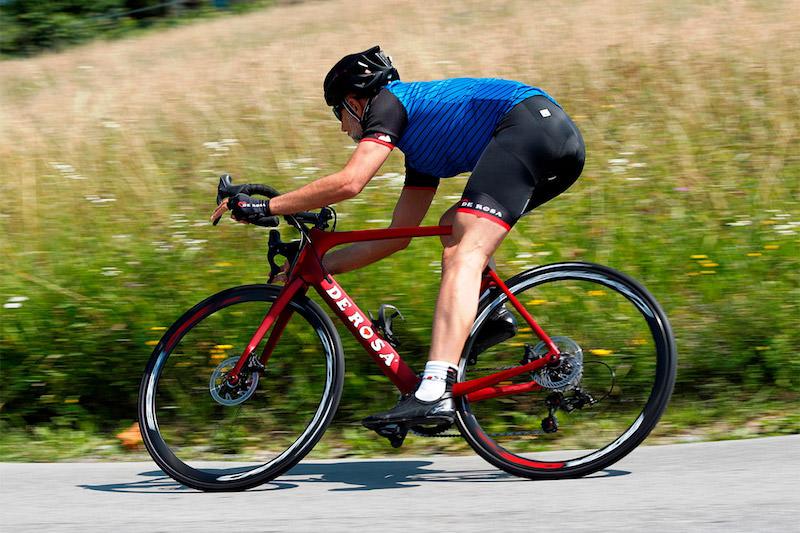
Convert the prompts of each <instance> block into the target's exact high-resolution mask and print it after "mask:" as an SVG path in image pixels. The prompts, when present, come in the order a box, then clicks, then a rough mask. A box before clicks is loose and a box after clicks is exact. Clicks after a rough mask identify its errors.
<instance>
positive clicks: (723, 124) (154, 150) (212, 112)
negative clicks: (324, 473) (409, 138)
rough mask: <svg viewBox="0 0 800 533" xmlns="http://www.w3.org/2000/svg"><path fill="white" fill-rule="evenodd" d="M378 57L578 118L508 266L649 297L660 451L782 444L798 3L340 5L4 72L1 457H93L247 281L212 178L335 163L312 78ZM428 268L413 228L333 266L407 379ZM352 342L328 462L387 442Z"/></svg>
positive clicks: (390, 167)
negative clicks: (578, 271) (374, 427)
mask: <svg viewBox="0 0 800 533" xmlns="http://www.w3.org/2000/svg"><path fill="white" fill-rule="evenodd" d="M376 43H379V44H381V46H382V47H383V48H384V49H386V50H387V51H388V52H389V53H390V54H392V55H393V57H394V60H395V64H396V65H397V67H398V69H399V71H400V74H401V77H402V78H403V79H406V80H412V79H413V80H427V79H437V78H442V77H450V76H487V77H488V76H494V77H507V78H513V79H518V80H520V81H524V82H527V83H531V84H533V85H536V86H539V87H541V88H543V89H545V90H546V91H548V92H549V93H550V94H552V95H553V96H554V97H555V98H556V99H557V100H558V101H559V103H560V104H561V105H562V106H563V107H564V108H565V109H566V110H567V112H568V113H570V114H571V115H572V116H573V117H574V118H575V120H576V123H577V124H578V125H579V127H580V128H581V130H582V132H583V135H584V138H585V141H586V145H587V164H586V168H585V170H584V173H583V177H582V178H581V179H580V180H579V181H578V183H577V184H576V185H575V186H574V187H573V188H572V189H571V190H570V191H569V192H568V193H567V194H565V195H563V196H562V197H560V198H558V199H556V200H555V201H553V202H551V203H550V204H547V205H545V206H543V207H542V208H541V209H539V210H537V212H536V213H534V214H533V215H531V216H529V217H527V218H525V219H524V220H523V221H521V222H520V223H519V224H518V225H517V227H516V229H515V231H514V232H513V233H512V234H511V236H510V237H509V239H507V241H506V243H505V244H504V246H503V248H502V249H501V252H500V253H499V257H498V262H499V263H500V264H501V265H502V266H501V267H500V271H501V273H505V274H507V275H511V274H513V273H515V272H516V271H518V270H520V269H522V268H524V267H527V266H532V265H536V264H542V263H547V262H554V261H558V260H563V259H581V260H587V261H593V262H599V263H605V264H608V265H610V266H612V267H614V268H617V269H619V270H622V271H624V272H626V273H628V274H630V275H632V276H634V277H635V278H637V279H639V280H640V281H642V282H643V283H644V284H645V285H646V286H647V287H648V288H649V289H650V290H651V292H653V293H654V294H655V295H656V296H657V298H658V299H659V300H660V301H661V302H662V304H663V306H664V307H665V309H666V310H667V312H668V314H669V316H670V318H671V320H672V322H673V326H674V329H675V332H676V336H677V339H678V348H679V352H680V368H679V376H678V385H677V388H676V393H675V396H674V400H673V404H672V406H671V407H670V409H669V410H668V412H667V415H666V416H665V419H664V421H663V422H662V424H661V425H660V426H659V428H658V429H657V431H656V437H657V438H659V439H662V440H670V441H674V440H681V439H684V438H724V437H729V436H739V437H741V436H750V435H760V434H778V433H787V432H797V431H799V430H800V415H798V413H797V409H796V405H797V400H798V398H799V397H800V394H798V393H799V392H800V358H798V355H797V348H796V347H797V346H798V345H800V274H799V272H800V253H799V250H798V243H800V180H799V179H798V176H800V155H799V153H798V140H800V132H799V131H798V124H799V123H800V121H799V120H798V119H799V118H800V111H799V110H800V89H798V88H799V87H800V68H798V67H800V1H798V0H786V1H776V2H766V1H760V0H754V1H733V2H728V1H710V0H707V1H702V2H688V1H675V2H656V1H637V2H630V1H625V0H597V1H594V0H593V1H565V2H560V3H558V4H557V5H553V4H552V3H545V2H538V1H535V2H532V1H522V0H520V1H513V0H512V1H499V2H491V3H486V2H478V1H473V0H465V1H459V2H447V3H445V2H441V3H429V2H422V1H403V2H393V3H390V4H386V3H363V2H355V1H351V0H332V1H320V2H308V3H303V4H299V5H287V6H282V7H275V8H273V9H269V10H265V11H262V12H257V13H251V14H248V15H243V16H239V17H231V18H224V19H219V20H214V21H210V22H203V23H198V24H192V25H187V26H184V27H179V28H176V29H171V30H166V31H162V32H159V33H150V34H144V35H141V36H137V37H134V38H130V39H126V40H119V41H110V42H95V43H93V44H90V45H87V46H84V47H80V48H76V49H73V50H71V51H68V52H65V53H60V54H52V55H45V56H41V57H37V58H34V59H27V60H9V61H3V62H0V126H2V127H0V176H2V177H0V192H1V193H2V196H1V197H2V206H0V227H1V228H2V237H0V254H2V257H3V261H2V264H0V300H2V307H0V332H1V333H2V338H1V339H0V350H2V363H1V364H2V382H3V385H2V400H0V402H1V403H2V405H0V415H2V421H1V422H0V423H2V425H3V428H4V431H3V433H4V434H5V435H6V437H4V441H3V443H4V445H3V452H2V453H3V455H4V456H6V457H18V455H17V454H18V453H22V452H19V451H18V450H20V449H21V448H23V447H24V448H25V449H26V452H25V453H30V454H33V455H34V456H36V455H35V454H36V453H37V452H36V451H35V449H36V446H32V445H31V444H30V443H31V441H32V442H38V443H40V448H41V449H43V450H45V451H44V452H42V455H44V456H48V457H49V456H50V454H53V453H62V454H66V455H70V453H69V452H63V448H65V446H63V444H59V443H63V442H65V441H66V442H73V440H70V439H73V437H74V439H75V440H77V441H80V442H82V443H84V444H82V445H79V444H74V445H72V446H69V448H70V449H71V450H72V451H75V450H81V451H80V452H76V453H79V454H85V453H90V452H91V450H94V449H98V448H97V447H98V446H99V447H100V448H102V447H103V446H106V444H102V443H107V442H109V440H108V438H107V437H108V435H113V434H114V433H116V432H117V431H119V430H121V429H123V428H126V427H128V426H130V425H131V424H132V423H133V422H134V420H135V409H134V407H135V398H136V392H137V391H136V389H137V386H138V381H139V378H140V376H141V371H142V369H143V367H144V364H145V362H146V360H147V357H148V355H149V351H150V350H151V349H152V345H153V344H155V342H156V341H157V339H158V337H159V335H160V332H161V331H162V330H163V328H165V327H167V326H168V325H169V324H171V323H172V321H173V320H174V319H175V318H176V317H177V316H179V315H180V314H181V313H182V312H183V310H185V309H187V308H188V307H190V306H191V305H193V304H194V303H196V302H197V301H199V300H200V299H202V298H204V297H205V296H207V295H208V294H210V293H212V292H216V291H218V290H221V289H223V288H226V287H228V286H231V285H237V284H242V283H252V282H259V281H263V279H264V278H265V272H266V269H267V267H266V266H265V261H264V259H265V258H264V255H265V251H264V250H265V249H264V232H263V231H260V230H258V229H254V228H244V227H241V226H238V225H234V224H232V223H225V224H221V225H220V226H219V227H217V228H213V227H211V226H210V224H209V223H208V217H209V216H210V213H211V210H212V209H213V206H214V195H215V185H216V182H217V176H218V175H219V174H221V173H223V172H228V173H230V174H232V175H233V176H234V178H235V179H236V180H237V181H249V182H264V183H269V184H271V185H273V186H275V187H276V188H278V189H279V190H289V189H291V188H294V187H297V186H299V185H301V184H304V183H307V182H309V181H311V180H313V179H314V178H317V177H321V176H323V175H325V173H327V172H331V171H334V170H337V169H338V168H340V167H341V166H342V165H343V164H344V163H345V161H346V160H347V158H348V156H349V154H350V153H351V151H352V148H353V146H352V143H351V142H350V141H349V139H347V137H346V136H344V135H343V134H342V133H341V132H339V126H338V123H336V122H335V119H334V118H333V116H332V114H331V113H330V110H329V109H328V108H326V107H325V105H324V101H323V99H322V94H321V92H322V91H321V85H322V79H323V77H324V74H325V73H326V72H327V70H328V68H329V67H330V66H331V65H332V64H333V63H334V62H335V61H336V60H337V59H338V58H339V57H341V56H342V55H344V54H346V53H349V52H352V51H354V50H360V49H364V48H367V47H369V46H371V45H373V44H376ZM402 168H403V164H402V155H401V154H399V153H397V151H396V153H395V154H393V155H392V157H391V158H390V160H389V161H388V162H387V164H386V165H385V166H384V168H383V169H381V172H380V173H379V175H378V176H377V177H376V178H375V179H374V180H373V182H372V183H371V184H370V185H369V186H368V187H367V189H366V190H365V191H364V193H363V194H362V195H361V196H360V197H358V198H356V199H353V200H350V201H347V202H343V203H342V204H340V205H339V206H337V210H338V212H339V213H340V226H339V227H340V228H341V229H356V228H364V227H381V226H384V225H385V224H387V223H388V220H389V217H390V214H391V209H392V207H393V202H394V199H395V198H396V196H397V194H398V193H399V190H400V186H401V183H402V175H401V173H402ZM463 183H464V179H463V178H456V179H452V180H447V181H446V182H445V183H444V184H443V185H442V187H441V188H440V192H439V194H438V195H437V199H436V201H435V204H434V208H433V209H432V210H431V213H430V215H429V218H428V219H427V220H426V223H431V224H433V223H435V222H436V220H437V219H438V216H439V214H440V213H441V212H442V211H444V209H446V208H447V207H448V206H449V205H451V204H452V203H453V202H454V201H455V199H457V198H458V194H459V193H460V191H461V188H462V187H463ZM439 254H440V250H439V249H438V244H437V242H436V241H435V240H428V241H423V240H420V241H418V242H415V243H414V244H412V246H411V247H410V248H409V249H408V250H407V251H405V252H404V253H402V254H400V255H398V256H397V257H396V258H392V259H390V260H387V261H384V262H383V263H381V264H377V265H374V266H371V267H369V268H367V269H365V270H364V271H362V272H361V273H358V274H347V275H344V276H341V277H340V278H339V280H340V282H341V283H342V284H343V285H344V286H346V287H348V289H350V288H352V289H353V290H352V292H351V293H352V294H353V296H355V297H356V298H358V300H359V302H360V303H361V304H362V307H365V308H377V306H378V305H379V304H380V303H383V302H387V303H393V304H395V305H398V306H399V307H400V308H401V309H402V310H403V312H404V314H405V315H406V316H407V317H408V321H407V323H406V324H405V326H404V329H403V331H401V333H400V334H401V335H402V336H403V337H404V341H405V343H404V347H405V348H406V349H407V350H408V359H409V360H410V361H411V362H414V363H416V364H419V365H420V366H421V364H422V361H424V358H425V357H424V356H425V346H426V343H427V341H428V339H427V331H428V326H429V324H430V320H431V314H432V302H431V301H430V297H429V296H426V295H432V294H435V293H436V290H437V283H438V266H437V262H438V258H439ZM389 288H391V289H389ZM345 349H346V353H347V354H348V368H349V372H348V376H347V379H346V382H347V384H346V391H345V398H344V399H343V404H342V409H341V413H340V421H339V423H338V425H339V427H338V429H337V428H336V427H334V430H335V432H334V434H335V435H336V437H335V441H334V444H330V445H328V446H327V447H326V446H322V448H321V450H322V451H323V453H331V454H336V453H352V450H353V449H355V448H361V449H366V450H368V451H369V450H371V449H374V450H378V451H380V452H384V451H385V450H386V449H387V447H385V446H384V443H383V442H377V441H376V439H372V437H371V436H369V435H366V434H365V432H362V431H360V430H357V429H355V428H356V427H357V424H356V423H354V422H353V421H354V420H358V419H359V418H360V417H361V416H363V415H365V414H367V411H368V410H369V409H371V408H373V407H375V406H377V407H379V408H384V407H386V406H388V405H390V404H391V403H392V400H393V393H392V392H391V391H390V387H389V385H388V383H387V382H386V380H385V379H383V378H380V377H378V376H376V375H375V374H374V370H373V369H372V368H371V367H369V366H366V365H364V364H362V363H361V361H362V359H365V358H363V357H362V355H363V354H362V352H361V349H360V348H359V347H358V346H356V345H354V344H352V343H346V345H345ZM406 355H407V354H406V353H405V352H404V353H403V356H404V357H406ZM369 364H371V363H369ZM366 385H369V387H366ZM337 432H338V433H337ZM367 439H370V440H369V442H374V444H369V443H367V444H365V441H367ZM417 440H419V439H417ZM111 441H113V438H112V439H111ZM86 443H88V444H86ZM98 443H100V444H98ZM426 444H428V445H429V443H423V444H421V445H420V446H425V445H426ZM413 446H417V444H413V445H412V449H423V448H413ZM440 446H442V445H440ZM446 446H450V444H448V445H446ZM59 448H61V449H62V451H61V452H58V451H54V450H58V449H59Z"/></svg>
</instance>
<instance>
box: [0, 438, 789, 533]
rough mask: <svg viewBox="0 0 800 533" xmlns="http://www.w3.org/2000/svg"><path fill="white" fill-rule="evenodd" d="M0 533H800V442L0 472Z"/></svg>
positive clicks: (24, 467) (16, 467)
mask: <svg viewBox="0 0 800 533" xmlns="http://www.w3.org/2000/svg"><path fill="white" fill-rule="evenodd" d="M0 479H1V480H2V481H0V502H2V503H0V505H2V508H1V509H0V531H3V532H5V531H8V532H14V533H17V532H21V531H37V532H51V531H53V532H62V531H75V532H93V531H102V532H128V531H137V532H138V531H141V532H161V531H165V532H178V531H180V532H183V531H191V530H195V531H216V532H220V531H221V532H237V533H238V532H267V531H292V532H296V531H297V532H302V531H314V532H328V531H353V530H357V529H363V530H368V531H380V532H381V533H385V532H389V531H404V532H428V531H448V532H450V531H452V532H465V531H485V530H494V531H514V530H521V529H523V528H524V529H526V530H535V531H595V532H596V531H645V530H647V531H648V533H652V532H659V531H665V532H666V531H669V532H670V533H674V532H684V531H703V532H706V531H725V532H731V531H743V532H744V531H746V532H762V531H780V532H782V533H783V532H792V531H796V532H800V435H792V436H786V437H774V438H764V439H753V440H740V441H725V442H713V443H695V444H680V445H670V446H643V447H640V448H639V449H637V450H635V451H634V452H633V453H632V454H631V455H629V456H628V457H627V458H625V459H623V460H622V461H620V462H619V463H617V464H615V465H613V466H612V467H611V468H610V469H608V470H605V471H602V472H598V473H596V474H594V475H592V476H589V477H586V478H582V479H573V480H561V481H528V480H523V479H519V478H515V477H513V476H510V475H507V474H505V473H503V472H501V471H499V470H496V469H494V468H493V467H492V466H491V465H489V464H488V463H485V462H484V461H483V460H482V459H480V458H479V457H477V456H463V457H440V456H437V457H424V458H411V459H407V458H404V459H393V460H381V459H377V460H336V461H304V462H302V463H301V464H300V465H298V466H297V467H295V468H294V469H293V470H291V471H290V472H289V473H287V474H286V475H284V476H282V477H280V478H278V479H277V480H275V481H274V482H273V483H269V484H266V485H263V486H261V487H258V488H255V489H252V490H250V491H247V492H240V493H202V492H197V491H194V490H191V489H187V488H185V487H183V486H181V485H179V484H178V483H176V482H174V481H173V480H172V479H170V478H168V477H166V476H165V475H164V474H163V473H162V472H161V471H160V470H158V469H157V468H156V467H155V465H154V464H153V463H148V462H145V463H141V462H140V463H124V462H117V463H47V464H30V463H2V464H0Z"/></svg>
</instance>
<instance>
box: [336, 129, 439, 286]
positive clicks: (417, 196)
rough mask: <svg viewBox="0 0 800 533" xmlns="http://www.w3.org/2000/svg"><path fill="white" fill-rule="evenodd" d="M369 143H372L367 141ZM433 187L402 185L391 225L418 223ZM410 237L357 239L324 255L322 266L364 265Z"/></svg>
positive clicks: (341, 269) (339, 268)
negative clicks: (354, 242) (420, 187)
mask: <svg viewBox="0 0 800 533" xmlns="http://www.w3.org/2000/svg"><path fill="white" fill-rule="evenodd" d="M362 144H367V143H362ZM369 144H372V143H369ZM435 194H436V190H435V189H432V188H431V189H416V188H405V189H403V192H402V193H401V194H400V198H399V199H398V200H397V205H396V206H395V208H394V214H393V215H392V223H391V224H390V225H389V227H390V228H400V227H409V226H419V225H420V223H421V222H422V219H423V218H425V214H426V213H427V212H428V208H430V206H431V202H432V201H433V197H434V195H435ZM410 241H411V239H408V238H403V239H387V240H381V241H367V242H359V243H356V244H352V245H350V246H346V247H344V248H338V249H336V250H333V251H331V252H329V253H327V254H326V255H325V258H324V262H325V268H327V269H328V271H329V272H330V273H331V274H340V273H342V272H349V271H351V270H356V269H358V268H361V267H364V266H366V265H369V264H371V263H374V262H375V261H378V260H380V259H383V258H384V257H387V256H389V255H391V254H393V253H395V252H397V251H399V250H402V249H403V248H405V247H406V246H408V243H409V242H410Z"/></svg>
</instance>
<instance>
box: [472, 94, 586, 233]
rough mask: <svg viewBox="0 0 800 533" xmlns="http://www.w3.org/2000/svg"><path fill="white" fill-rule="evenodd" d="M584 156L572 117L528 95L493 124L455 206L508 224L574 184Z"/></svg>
mask: <svg viewBox="0 0 800 533" xmlns="http://www.w3.org/2000/svg"><path fill="white" fill-rule="evenodd" d="M585 159H586V149H585V147H584V145H583V138H582V137H581V134H580V131H578V127H577V126H576V125H575V123H574V122H572V119H570V118H569V116H568V115H567V114H566V113H565V112H564V110H563V109H561V108H560V107H559V106H557V105H556V104H554V103H553V102H552V101H551V100H550V99H548V98H546V97H544V96H532V97H530V98H528V99H526V100H523V101H522V102H520V103H519V104H517V105H515V106H514V107H513V108H511V110H510V111H509V112H508V113H507V114H506V115H505V116H504V117H503V119H502V120H501V121H500V123H499V124H498V125H497V129H496V130H495V133H494V136H493V137H492V139H491V140H490V141H489V144H488V145H487V147H486V150H484V152H483V154H481V157H480V159H478V163H477V164H476V165H475V168H474V169H473V171H472V175H471V176H470V178H469V181H467V185H466V187H465V189H464V194H463V196H462V200H461V201H460V202H459V204H458V210H459V211H462V212H467V213H471V214H474V215H478V216H483V217H486V218H488V219H490V220H493V221H494V222H497V223H498V224H500V225H501V226H503V227H505V228H506V229H511V227H512V226H513V225H514V224H515V223H516V222H517V220H519V219H520V217H522V215H524V214H526V213H528V212H529V211H531V210H532V209H534V208H536V207H538V206H540V205H542V204H543V203H545V202H547V201H548V200H552V199H553V198H555V197H556V196H558V195H559V194H561V193H562V192H564V191H566V190H567V189H568V188H569V187H570V186H571V185H572V184H573V183H575V180H577V179H578V176H580V174H581V171H582V170H583V163H584V161H585Z"/></svg>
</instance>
